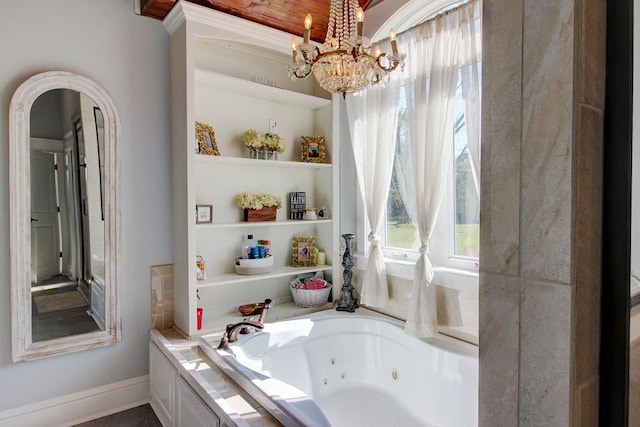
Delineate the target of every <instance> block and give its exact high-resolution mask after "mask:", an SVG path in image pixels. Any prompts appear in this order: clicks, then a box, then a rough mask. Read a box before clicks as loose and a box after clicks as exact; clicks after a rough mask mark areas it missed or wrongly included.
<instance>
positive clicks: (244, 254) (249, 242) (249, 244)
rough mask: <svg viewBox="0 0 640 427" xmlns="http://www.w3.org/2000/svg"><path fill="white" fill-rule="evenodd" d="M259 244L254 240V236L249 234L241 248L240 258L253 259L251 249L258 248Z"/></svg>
mask: <svg viewBox="0 0 640 427" xmlns="http://www.w3.org/2000/svg"><path fill="white" fill-rule="evenodd" d="M256 245H257V243H256V241H255V239H254V238H253V234H247V238H246V239H245V240H244V242H243V243H242V246H241V247H240V258H245V259H246V258H251V248H253V247H254V246H256Z"/></svg>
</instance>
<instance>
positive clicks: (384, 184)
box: [346, 83, 398, 307]
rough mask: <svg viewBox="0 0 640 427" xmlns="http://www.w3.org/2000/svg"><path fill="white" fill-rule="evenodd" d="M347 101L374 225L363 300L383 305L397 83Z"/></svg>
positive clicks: (365, 197) (366, 202) (363, 191)
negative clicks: (383, 230) (383, 243)
mask: <svg viewBox="0 0 640 427" xmlns="http://www.w3.org/2000/svg"><path fill="white" fill-rule="evenodd" d="M346 103H347V117H348V119H349V127H350V131H351V144H352V146H353V155H354V158H355V163H356V174H357V177H358V185H359V187H360V194H362V198H363V202H364V205H365V207H366V211H367V217H368V220H369V226H370V228H371V233H370V234H369V243H370V245H369V254H368V257H369V259H368V262H367V269H366V271H365V274H364V277H363V278H362V290H361V292H360V302H361V303H362V304H364V305H368V306H372V307H383V306H385V305H386V304H387V303H388V301H389V291H388V288H387V274H386V269H385V266H384V257H383V254H382V249H381V248H380V238H379V236H378V233H379V231H380V227H381V226H382V225H383V224H382V222H383V220H384V218H385V217H386V216H385V213H386V209H387V196H388V194H389V185H390V182H391V172H392V170H393V152H394V149H395V145H396V131H397V124H398V89H397V85H395V84H393V83H392V84H390V85H388V86H386V87H384V88H382V87H371V88H369V89H367V90H366V91H364V92H362V93H360V94H356V95H347V97H346Z"/></svg>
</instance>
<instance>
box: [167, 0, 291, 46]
mask: <svg viewBox="0 0 640 427" xmlns="http://www.w3.org/2000/svg"><path fill="white" fill-rule="evenodd" d="M162 22H163V24H164V26H165V28H166V29H167V31H168V32H169V34H173V33H174V32H175V31H176V30H177V29H178V28H179V27H180V26H181V25H182V23H184V22H187V23H190V22H193V23H198V24H202V25H204V26H206V27H208V28H210V29H211V30H210V31H206V32H202V33H197V34H194V35H197V36H198V37H203V38H214V39H226V40H233V41H239V42H244V43H248V44H252V45H256V46H262V47H264V48H268V49H271V50H274V51H277V52H280V53H286V54H290V53H291V37H293V36H294V35H293V34H291V33H287V32H285V31H281V30H277V29H275V28H271V27H267V26H265V25H262V24H258V23H256V22H252V21H249V20H246V19H243V18H239V17H237V16H233V15H229V14H227V13H223V12H220V11H217V10H214V9H210V8H207V7H204V6H200V5H197V4H194V3H190V2H186V1H184V0H181V1H179V2H178V3H177V4H176V5H175V6H174V7H173V8H172V9H171V11H170V12H169V14H168V15H167V16H166V17H165V19H164V20H163V21H162Z"/></svg>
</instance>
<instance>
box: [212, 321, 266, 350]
mask: <svg viewBox="0 0 640 427" xmlns="http://www.w3.org/2000/svg"><path fill="white" fill-rule="evenodd" d="M246 327H252V328H255V329H257V330H259V331H260V330H262V328H264V325H263V324H262V322H257V321H255V320H243V321H242V322H238V323H235V324H233V323H230V324H228V325H227V329H226V330H225V331H224V333H223V334H222V338H220V344H218V349H223V350H227V349H228V348H229V343H230V342H235V341H238V333H239V332H240V330H241V329H243V328H246Z"/></svg>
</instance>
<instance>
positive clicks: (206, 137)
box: [196, 122, 220, 156]
mask: <svg viewBox="0 0 640 427" xmlns="http://www.w3.org/2000/svg"><path fill="white" fill-rule="evenodd" d="M196 141H197V142H198V153H199V154H208V155H211V156H219V155H220V150H218V143H217V142H216V134H215V133H214V132H213V128H212V127H211V126H209V125H206V124H204V123H200V122H196Z"/></svg>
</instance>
